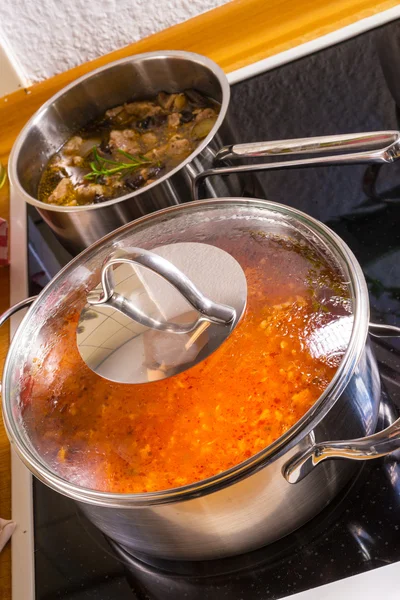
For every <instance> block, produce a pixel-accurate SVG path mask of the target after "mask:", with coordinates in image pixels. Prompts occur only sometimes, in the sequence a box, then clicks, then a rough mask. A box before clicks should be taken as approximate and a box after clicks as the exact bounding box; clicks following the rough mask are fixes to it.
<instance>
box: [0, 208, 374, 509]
mask: <svg viewBox="0 0 400 600" xmlns="http://www.w3.org/2000/svg"><path fill="white" fill-rule="evenodd" d="M224 204H225V205H228V206H229V205H231V206H232V205H234V206H238V205H241V206H251V207H254V208H257V207H258V208H266V209H269V210H272V211H273V212H277V213H279V214H284V215H290V216H294V217H295V219H296V220H298V221H300V222H301V223H303V224H304V225H306V226H308V227H309V228H310V229H311V231H312V232H313V233H314V234H315V235H317V237H319V238H320V239H321V238H322V239H323V241H325V242H327V243H328V246H329V248H330V249H331V251H332V252H333V253H334V255H335V256H338V255H339V257H340V258H341V259H342V260H344V262H345V264H346V266H347V268H348V270H349V273H350V278H351V280H350V283H351V285H352V288H353V315H354V321H353V328H352V332H351V337H350V341H349V344H348V347H347V349H346V352H345V354H344V356H343V358H342V361H341V363H340V365H339V367H338V369H337V371H336V373H335V375H334V377H333V379H332V381H331V382H330V384H329V385H328V386H327V388H326V389H325V390H324V392H323V393H322V394H321V395H320V397H319V398H318V400H317V401H316V402H315V403H314V405H313V406H312V407H311V408H310V409H309V410H308V411H307V412H306V413H305V415H303V417H302V418H301V419H299V421H297V422H296V423H295V424H294V425H293V426H292V427H291V428H290V429H288V431H286V432H285V433H284V434H283V435H282V436H280V437H279V438H278V439H277V440H275V441H274V442H273V443H272V444H270V445H269V446H267V447H266V448H264V449H263V450H261V451H260V452H258V453H257V454H255V455H254V456H251V457H250V458H248V459H247V460H245V461H243V462H241V463H239V464H238V465H235V466H234V467H232V468H230V469H228V470H226V471H223V472H221V473H218V474H217V475H214V476H213V477H209V478H208V479H204V480H201V481H198V482H194V483H191V484H189V485H185V486H182V487H179V488H171V489H168V490H161V491H157V492H147V493H136V494H135V493H131V494H118V493H110V492H101V491H96V490H92V489H89V488H83V487H80V486H78V485H75V484H73V483H70V482H69V481H67V480H65V479H63V478H62V477H60V476H58V475H56V474H55V473H54V472H52V471H51V470H50V468H49V467H47V465H45V464H44V463H43V462H42V461H41V457H38V456H37V455H36V453H35V452H34V451H32V449H31V448H29V446H28V444H27V443H26V440H25V439H24V438H23V436H22V435H21V434H20V432H19V431H18V430H19V427H18V425H17V424H16V421H15V420H14V419H13V416H12V415H13V411H12V407H11V406H10V402H9V401H8V398H9V388H11V385H9V384H8V380H9V379H10V373H11V371H12V356H13V354H14V349H15V348H16V347H17V345H18V338H19V335H20V332H22V331H23V329H24V326H25V324H26V323H27V322H28V320H29V319H30V315H31V314H32V313H33V312H34V311H35V307H37V306H38V304H40V302H41V300H42V298H43V297H44V296H46V295H47V294H48V293H49V291H50V290H51V288H52V287H53V283H54V282H56V281H57V280H58V279H59V278H61V277H62V276H63V275H64V273H65V272H66V271H67V270H72V269H74V268H75V266H76V265H77V264H79V262H80V260H81V257H82V256H84V255H85V254H88V253H90V252H93V250H95V249H96V248H98V247H101V246H102V245H103V244H104V242H105V241H106V240H110V239H112V238H113V237H116V236H118V235H120V234H121V233H122V232H124V231H125V230H128V229H130V228H132V227H136V226H138V225H139V226H140V225H142V224H143V223H145V222H146V221H151V220H155V219H159V218H161V219H163V218H164V217H165V215H167V214H170V213H173V212H175V211H182V210H185V211H186V212H188V211H196V209H197V207H201V208H204V209H211V210H212V208H214V207H215V206H218V205H224ZM368 323H369V298H368V289H367V285H366V282H365V278H364V275H363V272H362V269H361V267H360V265H359V263H358V261H357V259H356V258H355V256H354V254H353V253H352V251H351V250H350V248H349V247H348V246H347V244H346V243H345V242H344V241H343V240H342V239H341V238H340V237H339V236H338V235H337V234H336V233H334V232H333V231H332V230H331V229H330V228H329V227H327V226H326V225H324V224H323V223H321V222H320V221H318V220H317V219H314V218H313V217H310V216H308V215H307V214H305V213H303V212H301V211H299V210H297V209H294V208H291V207H288V206H285V205H283V204H279V203H277V202H272V201H270V200H261V199H256V198H254V199H244V198H218V199H208V200H198V201H196V202H191V203H189V204H183V205H179V206H174V207H170V208H166V209H163V210H160V211H157V212H154V213H151V214H149V215H145V216H144V217H142V218H140V219H137V220H136V221H134V222H132V223H128V224H127V225H124V226H122V227H120V228H119V229H116V230H115V231H113V232H111V233H109V234H108V235H106V236H105V237H103V238H102V239H101V240H99V241H97V242H95V243H94V244H92V245H91V246H90V247H89V248H87V249H86V250H84V251H83V252H82V253H81V254H79V255H78V256H77V257H75V258H74V259H73V260H72V261H70V262H69V263H68V265H66V266H65V267H64V268H63V269H62V270H61V271H60V272H59V273H58V274H57V275H56V276H55V277H54V278H53V279H52V280H51V281H50V282H49V283H48V284H47V286H46V287H45V288H44V289H43V290H42V292H41V293H40V294H39V296H38V297H37V299H36V300H35V302H34V303H33V304H32V306H31V307H30V309H29V311H28V313H27V314H26V315H25V317H24V318H23V320H22V322H21V324H20V325H19V327H18V330H17V332H16V333H15V335H14V338H13V340H12V342H11V345H10V348H9V351H8V353H7V357H6V361H5V365H4V371H3V381H2V388H3V393H2V404H3V419H4V424H5V427H6V431H7V435H8V437H9V438H10V441H11V443H14V445H15V449H16V450H17V453H18V454H19V456H20V458H21V459H22V461H23V462H24V463H25V464H26V466H27V467H28V468H29V469H30V471H31V472H32V473H33V474H34V475H35V476H36V477H37V478H38V479H40V480H41V481H43V482H44V483H46V484H47V485H48V486H50V487H51V488H53V489H54V490H56V491H58V492H59V493H62V494H64V495H66V496H69V497H71V498H73V499H74V500H78V501H81V502H85V503H89V504H92V505H98V506H106V507H112V508H122V507H125V508H137V507H146V506H152V505H157V504H165V503H172V502H175V501H183V500H189V499H191V498H194V497H198V496H202V495H206V494H209V493H212V492H214V491H217V490H219V489H222V488H224V487H226V486H228V485H230V484H232V483H234V482H235V481H238V480H241V479H244V478H246V477H248V476H250V475H251V474H252V473H254V472H256V471H258V470H259V469H261V468H264V467H265V466H266V465H267V464H268V463H269V462H272V461H274V460H276V459H277V458H279V457H280V456H282V454H285V453H286V452H287V451H288V450H289V449H290V448H292V447H293V446H295V445H296V444H297V443H298V442H299V441H300V440H301V439H303V438H304V437H305V436H306V435H307V434H308V433H309V432H310V431H311V430H312V429H313V428H314V427H315V426H316V425H317V424H318V423H319V422H320V421H321V420H322V419H323V418H324V417H325V415H326V414H327V413H328V412H329V411H330V409H331V408H332V407H333V405H334V404H335V403H336V401H337V400H338V398H339V397H340V395H341V394H342V392H343V390H344V389H345V387H346V386H347V385H348V383H349V381H350V379H351V377H352V376H353V373H354V371H355V369H356V367H357V364H358V362H359V359H360V357H361V355H362V353H363V351H364V349H365V344H366V339H367V335H368Z"/></svg>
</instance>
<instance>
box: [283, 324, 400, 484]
mask: <svg viewBox="0 0 400 600" xmlns="http://www.w3.org/2000/svg"><path fill="white" fill-rule="evenodd" d="M370 333H371V334H372V335H373V336H375V337H382V338H385V337H400V327H395V326H394V325H393V326H392V325H379V324H377V323H370ZM399 449H400V419H397V420H396V421H395V422H394V423H392V425H390V426H389V427H387V428H386V429H384V430H383V431H380V432H379V433H375V434H373V435H368V436H366V437H364V438H358V439H354V440H343V441H342V440H341V441H334V442H321V443H318V444H314V445H313V446H311V447H310V448H308V450H306V451H305V452H304V453H302V454H300V455H297V456H295V457H294V458H293V459H291V460H290V462H289V463H288V464H286V466H285V468H284V472H283V474H284V476H285V478H286V480H287V481H288V482H289V483H297V482H298V481H301V480H302V479H304V477H306V476H307V475H308V474H309V473H310V472H311V471H312V470H313V469H314V467H316V466H317V465H319V464H320V463H321V462H323V461H324V460H329V459H331V458H347V459H350V460H370V459H372V458H379V457H381V456H386V455H387V454H390V453H391V452H394V451H395V450H399Z"/></svg>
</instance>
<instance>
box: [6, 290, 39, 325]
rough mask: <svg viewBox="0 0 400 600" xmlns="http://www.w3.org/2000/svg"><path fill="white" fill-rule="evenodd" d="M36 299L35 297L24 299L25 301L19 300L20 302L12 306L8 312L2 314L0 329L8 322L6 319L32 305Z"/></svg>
mask: <svg viewBox="0 0 400 600" xmlns="http://www.w3.org/2000/svg"><path fill="white" fill-rule="evenodd" d="M36 298H37V296H31V297H30V298H25V300H21V302H18V303H17V304H14V306H11V307H10V308H9V309H8V310H6V311H5V312H3V314H2V315H0V327H1V326H2V325H4V323H5V322H6V321H8V319H10V318H11V317H12V316H13V315H14V314H15V313H17V312H18V311H20V310H22V309H23V308H26V307H27V306H29V305H30V304H32V303H33V302H34V301H35V300H36Z"/></svg>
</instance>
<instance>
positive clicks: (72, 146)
mask: <svg viewBox="0 0 400 600" xmlns="http://www.w3.org/2000/svg"><path fill="white" fill-rule="evenodd" d="M82 143H83V139H82V138H81V137H80V136H79V135H74V137H72V138H71V139H70V140H68V142H67V143H66V144H65V146H63V149H62V150H63V152H64V154H79V150H80V148H81V146H82Z"/></svg>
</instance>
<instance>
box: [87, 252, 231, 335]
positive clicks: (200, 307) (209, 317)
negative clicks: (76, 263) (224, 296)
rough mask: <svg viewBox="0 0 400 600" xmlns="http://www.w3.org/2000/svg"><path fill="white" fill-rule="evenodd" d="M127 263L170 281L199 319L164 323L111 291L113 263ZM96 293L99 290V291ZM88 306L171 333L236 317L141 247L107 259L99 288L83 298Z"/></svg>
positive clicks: (161, 258)
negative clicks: (117, 312) (108, 307)
mask: <svg viewBox="0 0 400 600" xmlns="http://www.w3.org/2000/svg"><path fill="white" fill-rule="evenodd" d="M119 264H127V265H131V266H135V265H140V266H142V267H145V268H146V269H149V270H150V271H152V272H153V273H155V274H156V275H159V276H160V277H161V278H162V279H164V280H165V281H167V282H168V283H169V284H171V285H172V286H173V287H174V288H175V289H176V290H178V292H180V294H181V295H182V296H183V297H184V298H185V300H186V301H187V302H188V303H189V304H190V305H191V306H192V307H193V308H194V309H195V310H196V311H197V312H198V313H200V319H198V320H196V321H195V322H193V323H189V324H176V323H164V322H162V321H158V320H157V319H154V318H153V317H150V316H149V315H145V314H144V313H143V312H142V311H141V309H140V308H138V307H136V306H135V305H134V304H133V303H132V302H130V301H129V299H128V298H125V297H124V296H122V295H121V294H117V293H116V292H115V282H114V277H113V267H114V265H119ZM99 292H100V293H99ZM87 301H88V304H89V305H90V306H94V307H96V306H110V307H111V308H115V309H116V310H118V311H119V312H121V313H122V314H124V315H126V316H127V317H129V318H131V319H133V320H134V321H136V322H137V323H139V324H141V325H145V326H146V327H149V328H151V329H157V330H161V331H169V332H172V333H190V332H191V331H193V330H194V329H195V328H196V327H197V326H198V325H199V323H200V321H203V320H205V321H209V322H210V323H218V324H222V325H229V324H231V323H233V322H234V320H235V318H236V311H235V309H234V308H232V307H231V306H227V305H225V304H218V303H216V302H213V301H212V300H211V299H210V298H207V297H206V296H205V295H204V294H203V293H202V292H201V291H200V290H199V289H198V288H197V287H196V286H195V285H194V283H193V282H192V281H191V280H190V279H189V278H188V277H187V276H186V275H185V274H184V273H183V272H182V271H180V270H179V269H178V268H177V267H176V266H175V265H173V264H172V263H171V262H170V261H169V260H166V259H165V258H163V257H162V256H159V255H158V254H155V253H154V252H150V251H148V250H143V249H142V248H131V249H130V251H129V256H125V257H124V256H118V257H115V258H110V259H109V260H108V261H107V262H106V263H105V264H104V266H103V268H102V271H101V290H100V291H99V290H92V291H91V292H89V294H88V297H87Z"/></svg>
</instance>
